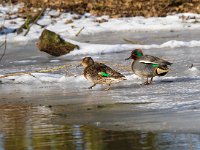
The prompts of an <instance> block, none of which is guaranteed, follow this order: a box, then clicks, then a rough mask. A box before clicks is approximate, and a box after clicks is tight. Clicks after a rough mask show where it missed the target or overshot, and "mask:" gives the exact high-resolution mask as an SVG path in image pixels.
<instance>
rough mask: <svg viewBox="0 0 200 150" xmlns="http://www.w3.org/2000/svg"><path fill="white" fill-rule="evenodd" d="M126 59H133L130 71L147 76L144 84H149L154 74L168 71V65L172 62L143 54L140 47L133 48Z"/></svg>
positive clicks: (161, 74) (164, 73)
mask: <svg viewBox="0 0 200 150" xmlns="http://www.w3.org/2000/svg"><path fill="white" fill-rule="evenodd" d="M128 59H133V63H132V65H131V68H132V71H133V72H134V73H135V74H136V75H137V76H139V77H142V78H147V80H146V82H145V83H144V84H145V85H148V84H151V82H152V80H153V77H155V76H164V75H166V74H167V73H168V72H169V68H168V65H171V64H172V63H170V62H168V61H166V60H163V59H161V58H158V57H155V56H150V55H144V54H143V52H142V50H141V49H135V50H133V51H132V52H131V55H130V57H128V58H126V60H128ZM149 78H150V81H149Z"/></svg>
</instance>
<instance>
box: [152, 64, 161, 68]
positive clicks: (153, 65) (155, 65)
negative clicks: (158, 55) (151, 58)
mask: <svg viewBox="0 0 200 150" xmlns="http://www.w3.org/2000/svg"><path fill="white" fill-rule="evenodd" d="M151 65H152V67H154V68H156V67H159V64H151Z"/></svg>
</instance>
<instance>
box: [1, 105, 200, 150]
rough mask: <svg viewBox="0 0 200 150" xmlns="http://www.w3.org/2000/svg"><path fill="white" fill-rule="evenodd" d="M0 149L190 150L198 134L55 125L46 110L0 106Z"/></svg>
mask: <svg viewBox="0 0 200 150" xmlns="http://www.w3.org/2000/svg"><path fill="white" fill-rule="evenodd" d="M0 114H1V115H0V122H1V123H0V150H17V149H20V150H33V149H37V150H50V149H52V150H57V149H67V150H132V149H133V150H139V149H145V150H156V149H162V150H169V149H170V150H173V149H174V150H179V149H180V150H184V149H185V150H190V149H191V150H192V149H199V148H200V135H199V134H181V133H152V132H139V131H111V130H105V129H99V128H96V127H91V126H85V125H54V124H51V119H52V118H53V117H55V116H54V115H53V112H52V111H51V109H50V108H49V107H45V106H28V105H0Z"/></svg>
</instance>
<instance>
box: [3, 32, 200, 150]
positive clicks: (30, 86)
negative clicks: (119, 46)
mask: <svg viewBox="0 0 200 150" xmlns="http://www.w3.org/2000/svg"><path fill="white" fill-rule="evenodd" d="M143 36H144V38H145V35H143ZM161 36H163V35H161ZM195 38H197V37H196V36H195ZM164 40H166V39H164ZM168 40H169V39H168ZM170 40H171V39H170ZM191 40H193V39H191ZM94 41H95V40H94ZM186 41H187V40H186ZM107 42H108V43H109V41H107ZM115 42H116V43H117V41H115ZM163 42H164V41H162V40H161V41H158V43H159V44H160V43H163ZM94 43H95V42H94ZM108 43H106V44H108ZM150 43H151V44H152V43H153V41H151V42H150ZM101 44H104V43H101ZM13 48H14V49H15V51H13ZM25 52H26V53H25ZM27 52H28V53H27ZM144 53H145V54H151V55H156V56H159V57H162V58H164V59H167V60H169V61H171V62H172V63H173V65H172V66H171V67H170V68H171V72H170V73H168V74H167V75H166V76H164V77H159V78H155V80H154V82H153V84H152V85H149V86H144V85H140V84H141V83H142V82H143V80H142V79H139V78H137V77H136V76H134V75H132V73H131V71H130V70H129V67H130V64H131V61H125V60H124V59H125V58H127V57H128V56H129V55H130V51H125V52H123V53H109V54H104V55H96V54H93V55H92V57H93V58H94V60H98V61H102V62H105V63H106V64H107V65H109V66H111V67H112V68H114V69H116V70H118V71H120V72H121V73H123V74H124V75H125V76H126V77H127V79H128V80H127V81H124V82H121V83H119V84H115V85H113V86H112V89H111V90H110V91H105V90H104V89H105V86H100V85H97V86H96V87H94V88H93V89H92V90H88V89H86V88H87V87H89V86H90V85H91V83H89V82H88V81H87V80H86V79H85V78H84V77H83V76H82V75H81V73H82V71H83V68H76V67H75V66H76V65H78V64H79V62H80V60H81V59H82V58H83V57H85V55H80V56H67V57H65V58H53V57H49V56H48V57H47V55H46V54H43V53H40V52H38V51H37V49H36V48H35V46H34V43H31V44H30V45H27V46H23V47H22V46H19V45H17V46H16V45H13V46H12V45H10V48H9V49H8V51H7V54H6V57H5V58H4V60H3V63H2V64H1V70H0V71H1V74H6V73H14V72H35V71H38V70H43V69H47V68H54V67H57V66H61V65H66V64H70V65H71V66H70V67H69V68H68V71H67V73H66V71H65V70H59V71H56V72H54V73H33V75H34V76H35V77H36V78H35V77H33V76H30V75H21V76H15V77H9V78H4V79H1V81H2V83H1V84H0V101H1V104H2V106H1V107H2V109H1V110H2V113H3V112H4V113H5V114H6V115H7V113H9V112H10V111H12V110H14V111H16V112H15V113H16V114H19V116H20V114H24V112H26V113H27V112H28V113H27V116H28V117H25V116H21V118H25V119H24V120H18V122H19V124H18V125H16V127H17V126H21V124H23V125H24V126H25V127H26V130H25V131H24V134H19V133H16V132H14V131H15V130H18V129H17V128H16V127H13V126H12V122H14V121H15V120H16V118H18V117H19V116H13V115H12V114H10V115H7V117H3V118H11V121H10V122H11V124H9V125H10V126H7V124H8V123H9V122H8V121H6V122H5V121H1V122H4V123H3V124H2V125H3V127H1V130H3V131H2V132H3V133H6V134H5V135H7V136H8V138H6V139H7V140H5V141H6V142H8V143H9V142H11V141H12V142H13V140H12V138H13V136H14V137H15V136H20V137H21V136H25V137H29V138H31V137H33V138H35V139H34V140H38V138H39V137H38V135H40V136H41V135H43V136H42V138H43V140H42V141H43V142H39V145H37V144H36V146H38V147H42V146H43V147H44V149H45V148H46V149H48V148H49V147H48V143H49V142H52V140H55V143H54V144H55V145H56V146H61V147H62V148H63V147H65V146H66V143H64V141H68V143H67V144H69V145H71V149H75V148H74V147H81V148H82V149H86V148H85V147H84V145H86V144H90V143H93V142H92V141H90V140H84V139H85V138H86V139H88V138H91V137H93V136H94V135H93V134H92V133H93V132H95V133H99V134H95V135H96V136H97V137H96V139H97V141H100V143H97V145H98V144H99V145H101V144H105V145H106V144H107V141H112V142H113V144H111V143H110V146H111V147H113V148H110V149H117V148H116V147H117V145H118V143H119V141H121V142H123V143H126V142H128V143H129V142H131V141H137V142H135V143H132V144H133V145H134V146H133V145H132V146H131V145H126V144H123V146H125V148H126V149H134V148H146V149H154V148H155V147H156V148H157V149H162V148H163V149H180V150H182V149H198V148H199V146H198V145H199V143H200V142H199V125H200V120H199V118H200V111H199V106H200V103H199V99H200V75H199V73H200V71H199V70H200V63H199V59H200V51H199V47H180V48H162V49H160V48H158V49H146V50H144ZM87 56H88V55H87ZM116 64H118V65H116ZM191 64H193V65H194V67H193V68H189V67H190V66H191ZM124 66H129V67H126V68H125V67H124ZM73 75H76V77H74V76H73ZM12 79H15V80H12ZM3 104H4V105H3ZM15 105H17V107H16V106H15ZM18 105H19V106H18ZM23 105H26V107H25V108H24V107H22V106H23ZM32 105H33V106H32ZM27 106H28V107H27ZM13 107H14V108H15V109H13ZM27 108H28V110H27ZM17 110H19V111H17ZM35 113H36V114H37V115H38V117H35V116H37V115H35ZM3 118H2V119H3ZM19 118H20V117H19ZM12 119H13V121H12ZM38 122H40V123H41V124H37V123H38ZM30 124H32V127H33V129H34V130H33V129H31V128H30V127H31V125H30ZM88 125H89V127H88ZM8 127H9V128H8ZM96 127H98V128H96ZM101 128H103V129H101ZM8 129H11V131H12V130H14V131H13V132H14V133H10V132H7V130H8ZM46 129H49V130H48V131H47V130H46ZM4 130H5V131H4ZM20 130H24V129H20ZM52 130H53V131H55V132H50V131H52ZM127 130H129V131H130V132H129V131H128V132H127ZM83 133H84V134H83ZM57 134H58V135H59V136H60V137H62V140H60V138H53V136H54V135H57ZM102 134H103V136H100V135H102ZM47 135H51V136H52V139H49V138H48V137H47ZM111 136H112V138H111ZM113 137H114V138H113ZM115 137H116V138H115ZM2 138H5V136H4V135H2ZM149 138H150V139H151V140H152V141H153V143H148V139H149ZM59 142H61V143H60V144H58V143H59ZM145 143H148V144H145ZM41 144H42V145H41ZM8 145H9V144H8ZM11 145H12V144H11ZM33 145H34V144H33ZM69 145H68V146H69ZM26 146H27V145H25V147H26ZM114 146H116V147H115V148H114ZM126 146H127V147H126ZM118 147H119V146H118ZM81 148H80V149H81ZM10 149H12V148H10ZM13 149H14V147H13ZM99 149H109V147H106V146H105V147H102V148H99Z"/></svg>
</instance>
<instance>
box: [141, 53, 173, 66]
mask: <svg viewBox="0 0 200 150" xmlns="http://www.w3.org/2000/svg"><path fill="white" fill-rule="evenodd" d="M139 62H140V63H144V64H152V65H153V66H155V67H158V66H167V65H172V63H171V62H168V61H166V60H164V59H161V58H158V57H155V56H151V55H145V56H143V57H141V58H140V60H139Z"/></svg>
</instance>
